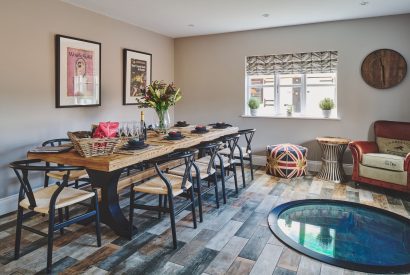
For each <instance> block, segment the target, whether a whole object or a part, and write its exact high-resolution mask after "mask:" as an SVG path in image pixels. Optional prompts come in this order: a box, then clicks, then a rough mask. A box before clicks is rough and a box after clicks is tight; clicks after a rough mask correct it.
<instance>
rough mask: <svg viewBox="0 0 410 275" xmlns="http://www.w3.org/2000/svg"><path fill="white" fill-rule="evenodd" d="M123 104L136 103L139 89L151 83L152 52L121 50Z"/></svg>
mask: <svg viewBox="0 0 410 275" xmlns="http://www.w3.org/2000/svg"><path fill="white" fill-rule="evenodd" d="M123 65H124V69H123V70H124V72H123V101H122V103H123V105H136V104H137V100H136V98H137V97H140V96H141V91H142V90H143V89H145V87H147V86H148V85H150V84H151V74H152V54H150V53H144V52H138V51H133V50H129V49H124V50H123Z"/></svg>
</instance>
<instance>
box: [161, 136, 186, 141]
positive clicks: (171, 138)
mask: <svg viewBox="0 0 410 275" xmlns="http://www.w3.org/2000/svg"><path fill="white" fill-rule="evenodd" d="M184 137H185V136H180V137H171V136H165V137H164V139H166V140H180V139H183V138H184Z"/></svg>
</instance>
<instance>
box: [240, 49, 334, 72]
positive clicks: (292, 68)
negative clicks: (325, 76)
mask: <svg viewBox="0 0 410 275" xmlns="http://www.w3.org/2000/svg"><path fill="white" fill-rule="evenodd" d="M336 68H337V51H323V52H311V53H293V54H277V55H262V56H248V57H246V73H247V74H248V75H266V74H275V73H281V74H292V73H333V72H336Z"/></svg>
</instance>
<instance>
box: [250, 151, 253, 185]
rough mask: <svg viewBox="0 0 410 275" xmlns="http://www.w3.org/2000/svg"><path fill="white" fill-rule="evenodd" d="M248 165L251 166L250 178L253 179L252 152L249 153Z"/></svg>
mask: <svg viewBox="0 0 410 275" xmlns="http://www.w3.org/2000/svg"><path fill="white" fill-rule="evenodd" d="M249 165H250V166H251V179H252V180H253V162H252V153H249Z"/></svg>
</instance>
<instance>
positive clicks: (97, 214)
mask: <svg viewBox="0 0 410 275" xmlns="http://www.w3.org/2000/svg"><path fill="white" fill-rule="evenodd" d="M94 194H95V197H94V204H95V206H94V207H95V234H96V235H97V246H98V247H100V246H101V227H100V210H99V208H98V193H97V190H95V189H94Z"/></svg>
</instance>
